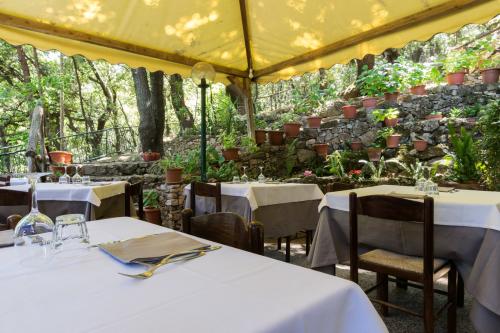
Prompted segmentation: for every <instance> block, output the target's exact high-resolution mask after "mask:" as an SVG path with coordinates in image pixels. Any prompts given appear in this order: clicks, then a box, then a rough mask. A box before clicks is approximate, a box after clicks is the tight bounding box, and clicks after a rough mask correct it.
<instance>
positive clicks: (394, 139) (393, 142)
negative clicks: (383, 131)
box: [385, 134, 401, 148]
mask: <svg viewBox="0 0 500 333" xmlns="http://www.w3.org/2000/svg"><path fill="white" fill-rule="evenodd" d="M400 140H401V134H394V135H389V136H388V137H387V138H386V139H385V144H386V146H387V148H397V147H398V146H399V141H400Z"/></svg>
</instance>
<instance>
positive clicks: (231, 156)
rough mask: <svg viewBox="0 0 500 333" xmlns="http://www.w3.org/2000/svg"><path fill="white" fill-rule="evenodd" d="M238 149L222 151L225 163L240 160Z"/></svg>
mask: <svg viewBox="0 0 500 333" xmlns="http://www.w3.org/2000/svg"><path fill="white" fill-rule="evenodd" d="M239 152H240V149H239V148H227V149H223V150H222V156H224V159H225V160H226V161H236V160H238V159H239V158H240V155H239Z"/></svg>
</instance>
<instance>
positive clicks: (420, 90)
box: [410, 84, 427, 95]
mask: <svg viewBox="0 0 500 333" xmlns="http://www.w3.org/2000/svg"><path fill="white" fill-rule="evenodd" d="M410 92H411V93H412V94H413V95H426V94H427V91H426V90H425V85H424V84H422V85H419V86H414V87H411V88H410Z"/></svg>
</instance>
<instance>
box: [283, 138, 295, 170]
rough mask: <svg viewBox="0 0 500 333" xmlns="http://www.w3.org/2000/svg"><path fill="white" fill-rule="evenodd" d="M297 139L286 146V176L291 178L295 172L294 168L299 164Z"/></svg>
mask: <svg viewBox="0 0 500 333" xmlns="http://www.w3.org/2000/svg"><path fill="white" fill-rule="evenodd" d="M296 145H297V139H295V140H293V141H292V142H290V143H289V144H288V145H286V155H285V169H286V175H287V176H290V175H291V174H292V172H293V168H295V165H296V164H297V154H296V151H297V147H296Z"/></svg>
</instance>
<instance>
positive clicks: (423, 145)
mask: <svg viewBox="0 0 500 333" xmlns="http://www.w3.org/2000/svg"><path fill="white" fill-rule="evenodd" d="M413 147H414V148H415V150H416V151H425V150H426V149H427V141H425V140H423V139H422V138H419V137H417V138H416V139H415V140H413Z"/></svg>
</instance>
